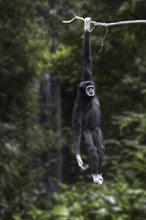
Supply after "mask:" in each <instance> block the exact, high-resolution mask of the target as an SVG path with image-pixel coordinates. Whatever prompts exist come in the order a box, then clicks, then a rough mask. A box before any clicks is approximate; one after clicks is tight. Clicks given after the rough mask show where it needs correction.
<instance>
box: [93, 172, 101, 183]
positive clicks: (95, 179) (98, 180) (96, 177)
mask: <svg viewBox="0 0 146 220" xmlns="http://www.w3.org/2000/svg"><path fill="white" fill-rule="evenodd" d="M92 178H93V182H94V183H96V184H99V185H102V183H103V177H102V174H92Z"/></svg>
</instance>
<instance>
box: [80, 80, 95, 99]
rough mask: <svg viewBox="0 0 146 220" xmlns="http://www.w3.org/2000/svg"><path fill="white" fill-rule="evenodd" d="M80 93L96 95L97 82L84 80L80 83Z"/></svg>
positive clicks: (89, 95) (90, 95) (87, 95)
mask: <svg viewBox="0 0 146 220" xmlns="http://www.w3.org/2000/svg"><path fill="white" fill-rule="evenodd" d="M79 93H80V94H81V95H82V96H84V97H94V96H95V84H94V82H93V81H82V82H81V83H80V85H79Z"/></svg>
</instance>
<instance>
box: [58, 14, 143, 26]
mask: <svg viewBox="0 0 146 220" xmlns="http://www.w3.org/2000/svg"><path fill="white" fill-rule="evenodd" d="M75 20H81V21H84V20H85V18H82V17H80V16H77V15H75V16H74V18H72V19H71V20H68V21H62V22H63V23H66V24H69V23H72V22H73V21H75ZM91 24H93V25H94V26H102V27H111V26H119V25H128V24H146V20H131V21H118V22H111V23H106V22H97V21H92V20H91Z"/></svg>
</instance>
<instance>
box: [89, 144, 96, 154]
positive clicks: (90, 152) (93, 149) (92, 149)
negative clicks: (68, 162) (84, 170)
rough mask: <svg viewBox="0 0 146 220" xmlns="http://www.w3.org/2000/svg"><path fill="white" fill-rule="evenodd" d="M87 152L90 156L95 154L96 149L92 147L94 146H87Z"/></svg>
mask: <svg viewBox="0 0 146 220" xmlns="http://www.w3.org/2000/svg"><path fill="white" fill-rule="evenodd" d="M88 153H89V155H91V156H94V155H96V154H97V149H96V147H94V146H92V147H89V148H88Z"/></svg>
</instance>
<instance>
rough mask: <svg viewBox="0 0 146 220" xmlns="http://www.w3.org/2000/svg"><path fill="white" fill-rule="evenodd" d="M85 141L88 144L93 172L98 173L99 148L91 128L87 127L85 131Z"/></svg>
mask: <svg viewBox="0 0 146 220" xmlns="http://www.w3.org/2000/svg"><path fill="white" fill-rule="evenodd" d="M83 141H84V143H85V145H86V146H87V150H88V155H89V165H90V169H91V173H92V174H98V173H99V170H98V164H99V158H98V154H97V149H96V147H95V146H94V143H93V138H92V134H91V132H90V130H89V129H86V130H84V131H83Z"/></svg>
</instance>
